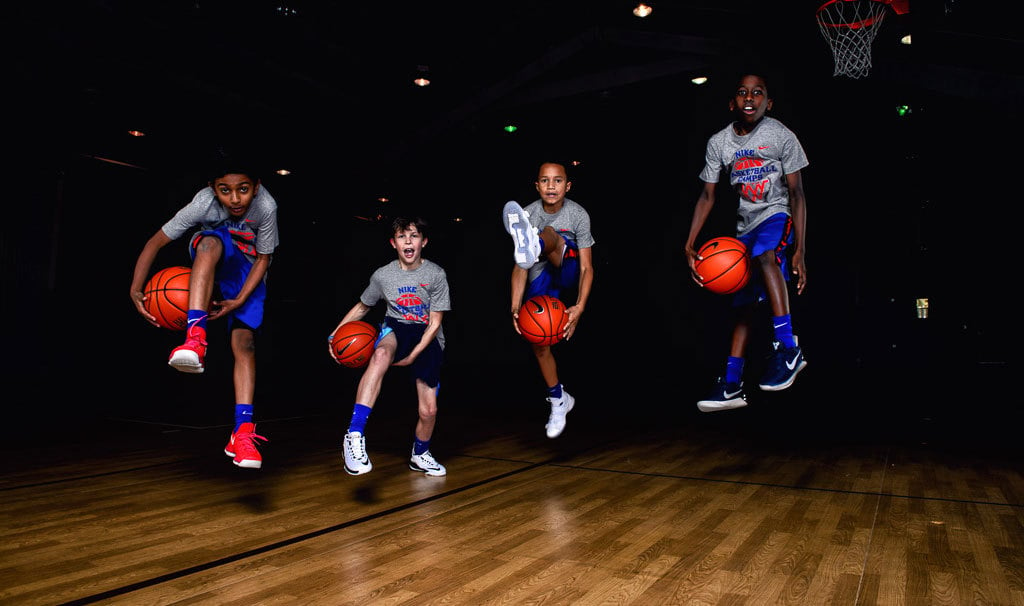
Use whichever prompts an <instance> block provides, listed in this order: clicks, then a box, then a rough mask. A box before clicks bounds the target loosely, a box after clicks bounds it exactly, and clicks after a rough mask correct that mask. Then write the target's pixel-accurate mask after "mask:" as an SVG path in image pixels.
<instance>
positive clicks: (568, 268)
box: [524, 236, 580, 299]
mask: <svg viewBox="0 0 1024 606" xmlns="http://www.w3.org/2000/svg"><path fill="white" fill-rule="evenodd" d="M562 240H564V241H565V251H564V252H563V253H562V266H561V267H555V266H554V265H553V264H551V263H547V264H546V265H545V266H544V269H543V270H541V272H540V274H539V275H538V276H537V277H536V278H534V280H533V282H530V284H529V285H527V287H526V295H525V297H524V298H525V299H529V298H530V297H535V296H537V295H548V296H550V297H554V298H556V299H557V298H559V296H560V295H561V292H562V290H563V289H566V288H572V287H574V286H577V285H578V282H579V280H580V249H579V246H578V245H577V244H576V242H574V241H572V240H570V239H569V238H566V237H565V236H562Z"/></svg>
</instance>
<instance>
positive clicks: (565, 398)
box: [544, 388, 576, 438]
mask: <svg viewBox="0 0 1024 606" xmlns="http://www.w3.org/2000/svg"><path fill="white" fill-rule="evenodd" d="M547 400H548V402H551V416H550V417H548V424H547V425H545V426H544V428H545V429H547V431H548V437H549V438H557V437H558V436H560V435H562V431H563V430H564V429H565V415H567V414H569V411H570V410H572V406H573V404H575V403H576V398H574V397H572V396H570V395H569V392H567V391H565V389H564V388H563V389H562V397H561V398H558V399H557V400H556V399H555V398H548V399H547Z"/></svg>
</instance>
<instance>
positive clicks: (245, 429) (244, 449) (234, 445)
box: [224, 423, 268, 469]
mask: <svg viewBox="0 0 1024 606" xmlns="http://www.w3.org/2000/svg"><path fill="white" fill-rule="evenodd" d="M256 440H263V441H264V442H266V441H268V440H267V439H266V438H264V437H263V436H261V435H258V434H257V433H256V425H254V424H253V423H242V424H241V425H239V426H238V431H236V432H234V433H233V434H231V439H229V440H228V445H227V446H225V447H224V454H226V455H228V456H229V457H234V459H235V465H238V466H239V467H246V468H249V469H259V468H260V467H261V466H262V465H263V457H261V456H260V451H258V450H256Z"/></svg>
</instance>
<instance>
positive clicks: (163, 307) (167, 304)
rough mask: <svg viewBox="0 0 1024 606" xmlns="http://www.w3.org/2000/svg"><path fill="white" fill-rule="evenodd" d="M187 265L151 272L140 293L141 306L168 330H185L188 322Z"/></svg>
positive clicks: (188, 269)
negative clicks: (142, 300) (151, 275)
mask: <svg viewBox="0 0 1024 606" xmlns="http://www.w3.org/2000/svg"><path fill="white" fill-rule="evenodd" d="M191 276H192V269H191V268H189V267H168V268H166V269H161V270H160V271H158V272H156V273H155V274H153V277H151V278H150V279H149V281H148V282H146V286H145V287H144V288H143V289H142V294H144V295H145V296H146V300H145V301H144V302H143V307H145V308H146V311H148V312H149V313H150V314H151V315H153V316H155V317H156V322H157V324H159V325H160V326H163V327H164V328H167V329H169V330H185V326H186V325H187V324H188V280H189V278H190V277H191Z"/></svg>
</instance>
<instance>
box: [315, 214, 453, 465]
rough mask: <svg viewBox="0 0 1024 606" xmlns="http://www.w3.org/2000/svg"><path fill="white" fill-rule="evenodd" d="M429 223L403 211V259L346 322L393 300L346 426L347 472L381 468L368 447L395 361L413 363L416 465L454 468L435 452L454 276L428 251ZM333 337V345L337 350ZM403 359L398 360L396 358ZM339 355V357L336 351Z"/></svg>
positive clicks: (375, 282) (395, 226)
mask: <svg viewBox="0 0 1024 606" xmlns="http://www.w3.org/2000/svg"><path fill="white" fill-rule="evenodd" d="M426 228H427V225H426V223H425V222H424V221H423V220H422V219H418V218H408V217H398V218H396V219H395V220H394V221H393V222H392V224H391V234H392V236H391V247H392V248H394V249H395V250H396V251H397V253H398V259H397V261H392V262H390V263H388V264H387V265H383V266H381V267H379V268H378V269H377V270H376V271H374V272H373V275H372V276H371V277H370V283H369V285H368V286H367V287H366V289H365V290H363V293H362V294H361V295H360V296H359V301H358V302H357V303H356V304H355V305H354V306H353V307H352V309H350V310H349V311H348V313H346V314H345V317H344V318H342V319H341V322H339V323H338V326H337V327H336V328H335V329H334V331H335V332H337V330H338V328H340V327H341V325H342V324H346V323H348V322H354V321H356V320H362V319H363V318H364V317H365V316H366V314H367V313H368V312H369V311H370V310H371V309H372V308H373V306H374V305H376V304H377V303H379V302H380V301H384V302H385V303H386V304H387V309H386V311H385V316H384V322H383V323H382V324H381V326H380V329H379V331H378V336H377V342H376V343H375V344H374V350H373V354H372V355H371V356H370V361H369V362H368V363H367V365H366V368H365V370H364V371H363V376H362V378H361V379H360V380H359V386H358V387H357V388H356V404H355V406H354V407H353V409H352V418H351V420H350V421H349V425H348V430H347V431H346V432H345V442H344V445H343V449H344V456H345V471H346V472H347V473H349V474H350V475H354V476H357V475H361V474H364V473H367V472H369V471H370V470H372V469H373V464H372V463H370V457H369V455H368V454H367V452H366V437H365V433H366V432H365V429H366V421H367V420H368V418H369V416H370V412H371V411H372V410H373V405H374V403H375V402H376V401H377V397H378V396H379V395H380V388H381V383H382V382H383V381H384V375H385V373H387V371H388V368H390V367H391V366H408V367H409V369H410V371H411V372H412V377H413V380H414V382H415V386H416V395H417V398H418V406H419V420H418V421H417V423H416V430H415V433H414V435H413V438H414V440H413V446H412V454H411V455H410V457H409V469H411V470H413V471H419V472H421V473H424V474H426V475H428V476H443V475H445V474H446V473H448V472H447V470H446V469H445V467H444V465H441V464H440V463H438V462H437V461H436V460H435V459H434V456H433V455H432V454H430V439H431V437H432V436H433V434H434V424H435V422H436V420H437V392H438V389H439V388H440V385H441V362H442V360H443V356H444V341H445V339H444V331H443V329H442V328H441V320H442V319H443V318H444V312H446V311H449V310H451V299H450V296H449V293H448V278H447V276H446V274H445V271H444V269H442V268H441V266H440V265H438V264H436V263H434V262H432V261H428V260H427V259H424V258H423V248H424V247H426V245H427V241H428V239H427V233H426ZM333 340H334V333H333V332H332V333H331V335H329V336H328V337H327V343H328V351H329V352H330V354H331V357H334V355H335V353H334V348H333V347H330V343H331V342H332V341H333ZM394 360H397V361H394ZM335 361H337V358H335Z"/></svg>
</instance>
